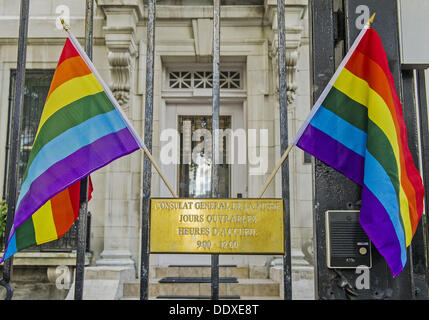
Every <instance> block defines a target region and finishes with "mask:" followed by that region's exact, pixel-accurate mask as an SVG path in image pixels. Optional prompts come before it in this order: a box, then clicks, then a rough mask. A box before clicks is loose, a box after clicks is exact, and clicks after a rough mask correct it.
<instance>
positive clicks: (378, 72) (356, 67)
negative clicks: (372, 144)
mask: <svg viewBox="0 0 429 320" xmlns="http://www.w3.org/2000/svg"><path fill="white" fill-rule="evenodd" d="M346 69H347V70H349V71H350V72H351V73H353V74H354V75H355V76H357V77H359V78H361V79H363V80H365V81H366V82H367V83H368V84H369V86H370V87H371V88H372V89H373V90H374V91H375V92H377V93H378V94H379V95H380V96H381V98H382V99H383V100H384V101H385V103H386V105H387V106H388V108H389V110H390V113H391V114H392V118H393V121H394V124H395V127H396V134H397V140H398V144H399V149H400V153H399V161H400V165H401V168H400V170H401V181H400V183H401V186H402V188H403V189H404V192H405V194H406V196H407V199H408V203H409V207H410V210H409V212H410V221H411V227H412V230H413V234H414V232H415V230H416V228H417V225H418V222H419V220H420V217H419V216H418V215H416V212H417V203H416V192H415V190H414V187H413V185H412V184H411V182H410V180H409V177H408V172H407V169H406V164H405V158H404V146H403V143H402V139H401V135H400V132H401V130H403V129H401V125H400V124H399V122H398V115H397V113H396V108H395V104H394V100H393V97H392V92H391V87H390V85H389V80H388V78H387V76H386V74H385V73H384V71H383V69H382V68H381V67H380V66H379V64H378V63H376V62H375V61H374V60H372V59H371V58H369V57H368V56H366V55H364V54H363V53H361V52H359V51H355V53H354V54H353V56H352V57H351V58H350V60H349V62H348V63H347V65H346Z"/></svg>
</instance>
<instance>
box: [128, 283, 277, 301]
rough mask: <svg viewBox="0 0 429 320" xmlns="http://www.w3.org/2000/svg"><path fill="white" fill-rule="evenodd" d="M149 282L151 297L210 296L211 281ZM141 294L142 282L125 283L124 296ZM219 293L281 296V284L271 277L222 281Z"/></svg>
mask: <svg viewBox="0 0 429 320" xmlns="http://www.w3.org/2000/svg"><path fill="white" fill-rule="evenodd" d="M159 280H160V279H152V280H150V282H149V297H154V298H156V297H157V296H210V295H211V284H210V283H159ZM139 294H140V282H138V281H134V282H128V283H124V289H123V297H124V298H133V297H138V296H139ZM219 295H224V296H240V297H253V296H255V297H256V296H259V297H272V298H275V297H279V296H280V284H279V283H278V282H275V281H273V280H271V279H238V283H220V284H219Z"/></svg>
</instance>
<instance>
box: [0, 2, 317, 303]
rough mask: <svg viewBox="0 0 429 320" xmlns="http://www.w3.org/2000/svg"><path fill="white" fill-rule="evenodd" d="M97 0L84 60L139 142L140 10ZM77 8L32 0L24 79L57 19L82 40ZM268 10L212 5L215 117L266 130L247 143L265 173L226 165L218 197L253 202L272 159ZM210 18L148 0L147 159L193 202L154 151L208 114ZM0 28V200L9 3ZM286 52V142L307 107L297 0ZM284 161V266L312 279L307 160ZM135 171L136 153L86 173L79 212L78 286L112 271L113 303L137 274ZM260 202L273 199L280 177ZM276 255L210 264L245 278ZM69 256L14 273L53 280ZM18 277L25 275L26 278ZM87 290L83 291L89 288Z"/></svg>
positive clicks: (9, 76) (159, 260)
mask: <svg viewBox="0 0 429 320" xmlns="http://www.w3.org/2000/svg"><path fill="white" fill-rule="evenodd" d="M95 4H96V9H95V15H94V54H93V61H94V64H95V66H96V68H97V69H98V71H99V73H100V74H101V76H102V77H103V78H104V80H105V81H106V83H108V84H109V85H110V88H111V90H112V92H113V93H114V95H115V97H116V99H117V100H118V102H119V104H120V105H121V107H122V108H123V110H124V111H125V113H126V115H127V116H128V118H129V119H130V121H131V122H132V124H133V125H134V127H135V128H136V130H137V131H138V132H139V134H140V135H141V136H142V137H143V136H144V132H143V127H144V125H143V124H144V99H145V73H146V66H145V62H146V52H145V50H146V43H145V42H146V22H147V9H146V7H145V6H144V3H143V0H126V1H125V0H96V1H95ZM84 5H85V1H76V0H32V1H31V4H30V23H29V35H28V48H27V65H26V68H27V70H28V71H29V72H30V73H31V72H36V73H37V72H39V71H43V70H51V71H52V70H54V69H55V66H56V64H57V61H58V58H59V55H60V52H61V48H62V46H63V44H64V41H65V36H66V35H65V33H64V31H63V30H61V29H60V28H58V26H57V17H58V16H59V15H62V16H64V17H65V19H66V22H68V23H69V24H70V26H71V30H72V31H73V33H74V34H75V35H76V37H77V38H78V39H79V40H80V41H81V43H83V37H84V20H85V17H84V16H85V8H84ZM276 11H277V2H276V1H274V0H248V1H234V0H226V1H223V2H222V9H221V66H220V69H221V85H222V88H221V100H220V105H221V107H220V113H221V116H222V117H224V119H225V121H224V122H225V126H226V127H225V128H227V127H228V126H229V128H231V129H233V130H236V129H244V130H245V131H246V132H248V130H249V129H256V130H257V131H256V132H259V130H260V129H266V132H267V144H266V143H264V145H263V146H261V143H260V142H259V141H258V140H257V143H256V144H254V145H252V146H248V147H247V153H248V154H249V153H250V152H253V154H256V155H258V154H261V153H263V152H266V154H267V155H268V158H267V160H268V163H266V164H265V165H266V168H267V170H266V172H264V174H257V175H255V174H252V173H251V165H250V164H231V165H230V167H229V168H227V170H226V173H225V176H224V177H223V178H222V182H221V183H223V187H224V190H225V192H226V193H225V194H226V195H227V196H228V197H232V198H235V197H240V196H242V197H244V198H252V197H256V196H257V194H258V193H259V191H260V188H261V186H262V185H263V184H264V182H265V180H266V178H267V177H268V175H269V174H270V172H271V170H272V169H273V168H274V166H275V164H276V162H277V161H278V159H279V158H280V120H279V102H278V72H277V70H278V65H277V50H278V41H277V36H278V35H277V32H278V30H277V22H276V21H277V16H276ZM212 14H213V12H212V7H211V1H208V0H200V1H197V0H183V1H179V0H159V1H157V9H156V47H155V91H154V112H153V150H152V151H153V156H154V157H155V159H156V160H157V161H158V163H159V164H160V165H161V169H162V170H163V172H164V173H165V175H166V178H167V180H168V181H169V182H170V183H171V185H172V186H173V188H175V190H176V191H177V193H180V192H181V191H180V190H181V188H182V189H183V188H185V189H186V190H185V189H184V190H185V191H183V192H185V193H184V194H187V195H189V194H191V195H192V194H193V195H196V193H195V192H198V191H195V190H196V189H192V188H191V186H190V183H189V181H186V179H187V178H186V177H184V176H182V175H181V173H180V172H181V167H180V164H164V163H163V161H162V159H161V156H160V155H161V153H162V148H163V146H165V145H166V144H168V143H169V141H167V140H166V139H165V137H164V136H163V132H165V130H166V129H175V130H178V131H180V130H183V123H182V122H180V121H181V119H182V120H183V119H185V118H186V117H187V118H186V119H188V120H190V121H191V122H192V121H194V122H195V123H196V124H195V126H196V127H195V128H197V127H198V125H201V124H199V122H198V119H200V118H204V119H206V120H207V119H209V118H210V114H211V94H212V90H211V82H210V81H211V80H210V75H211V69H212V65H211V55H212ZM0 24H1V28H0V115H1V116H0V150H3V151H2V152H0V192H1V193H2V194H3V193H4V191H5V187H6V186H5V183H4V181H5V170H4V168H5V167H6V161H7V156H6V152H4V151H5V150H6V147H7V132H8V116H6V115H8V109H9V105H10V103H11V101H12V99H13V94H12V90H11V86H12V83H13V70H14V69H15V68H16V63H17V61H16V52H17V42H18V39H17V36H18V26H19V2H18V1H6V0H0ZM286 46H287V60H286V64H287V77H288V83H287V85H288V88H287V90H288V118H289V123H288V128H289V137H290V139H291V138H292V137H293V135H294V133H295V132H296V131H297V130H298V128H299V126H300V124H301V123H302V122H303V120H304V119H305V117H306V115H307V113H308V112H309V110H310V107H311V105H310V104H311V99H310V70H309V68H310V67H309V65H310V63H309V57H310V52H309V25H308V1H307V0H288V1H286ZM30 73H29V74H30ZM30 78H31V77H30ZM36 82H37V81H36ZM40 83H41V82H38V84H39V85H40ZM48 83H49V81H48ZM36 84H37V83H36ZM34 87H37V86H36V85H35V86H34ZM41 90H42V89H41ZM26 101H27V100H26ZM39 104H40V102H39ZM42 104H43V103H42ZM183 117H184V118H183ZM178 147H179V148H180V146H178ZM252 149H253V150H252ZM289 161H290V188H291V189H290V190H291V207H290V215H291V225H292V230H291V232H292V234H291V238H292V247H293V257H292V258H293V259H292V263H293V265H294V268H295V267H296V268H298V267H299V266H300V267H302V268H304V269H305V268H307V269H305V270H307V271H308V272H310V273H311V265H310V264H309V262H306V261H305V260H304V259H303V257H304V254H303V252H302V251H303V249H302V248H307V247H308V244H309V243H311V240H312V233H313V227H312V222H313V218H312V170H311V169H312V167H311V159H309V157H307V156H306V155H305V154H304V152H303V151H301V150H299V149H294V150H293V151H292V153H291V155H290V157H289ZM142 163H143V152H141V151H137V152H135V153H133V154H132V155H129V156H127V157H124V158H121V159H119V160H117V161H115V162H114V163H112V164H110V165H109V166H107V167H105V168H103V169H101V170H99V171H97V172H95V173H93V174H92V180H93V184H94V193H93V199H92V200H91V202H90V204H89V210H90V212H91V214H92V220H91V229H90V254H88V268H87V270H88V272H90V273H91V272H92V273H91V274H92V276H91V274H89V275H88V277H89V278H88V279H91V280H89V281H87V282H86V285H87V286H89V287H90V286H94V288H95V287H96V288H98V289H99V288H100V284H97V281H98V280H100V279H104V278H103V272H104V276H106V274H108V272H113V273H111V274H110V276H107V277H108V278H109V277H110V280H112V279H115V281H117V282H115V283H114V284H112V288H113V289H111V290H113V291H115V290H116V291H115V293H114V294H113V295H112V297H116V298H117V297H119V296H121V293H118V292H119V291H120V292H122V291H121V290H122V287H121V289H117V287H118V286H121V285H122V283H123V282H124V281H133V280H135V279H137V278H138V276H139V272H138V270H139V265H140V241H141V240H140V239H141V227H140V226H141V193H142V190H141V188H142V176H143V175H142ZM193 183H195V181H194V182H193ZM221 188H222V186H221ZM191 189H192V190H193V191H192V190H191ZM189 192H190V193H189ZM192 192H193V193H192ZM151 194H152V196H153V197H170V196H171V195H170V194H169V192H168V189H167V188H166V187H165V185H163V183H162V181H161V179H160V177H159V176H158V174H157V173H156V171H155V170H152V190H151ZM264 196H265V197H276V198H280V197H281V182H280V174H278V175H277V177H276V180H275V181H274V182H273V183H272V184H271V185H270V187H269V188H268V190H267V191H266V193H265V195H264ZM304 251H306V250H304ZM276 258H278V257H274V256H242V255H237V256H227V255H222V256H221V257H220V263H221V264H234V265H237V266H239V267H247V268H251V269H252V268H253V269H252V270H256V269H255V268H258V267H259V268H260V269H264V268H265V269H268V268H269V267H270V266H275V262H276ZM74 259H75V254H74V252H73V251H71V252H58V251H49V250H47V251H36V252H35V251H31V252H30V251H28V252H22V253H19V254H17V256H16V259H15V266H16V268H18V269H19V266H22V267H23V268H24V267H25V268H27V269H28V268H29V269H28V270H35V269H41V270H44V271H42V273H43V272H46V270H47V272H46V274H47V275H48V276H49V277H48V278H49V279H50V280H52V281H54V282H55V278H56V276H58V273H55V272H56V271H57V269H56V267H57V266H62V265H65V266H70V267H72V266H73V264H74V263H75V260H74ZM209 262H210V258H209V256H201V255H152V256H151V260H150V264H151V266H153V268H152V269H151V270H152V271H153V270H156V268H163V267H165V268H167V267H168V266H169V265H173V264H175V265H177V264H179V265H186V264H208V263H209ZM310 262H311V261H310ZM25 268H24V269H25ZM31 268H33V269H31ZM100 270H101V271H100ZM108 270H110V271H108ZM112 270H113V271H112ZM124 270H125V271H124ZM115 272H116V273H115ZM153 273H156V272H155V271H154V272H153ZM17 274H19V273H17ZM23 277H27V278H31V272H29V271H28V272H27V274H26V275H23ZM40 277H42V276H40ZM152 277H155V276H154V275H153V276H152ZM266 277H269V275H268V274H267V275H266ZM42 278H43V277H42ZM309 278H311V275H310V276H309V277H308V279H309ZM124 279H125V280H124ZM92 280H93V281H94V282H93V283H92V284H91V281H92ZM106 283H107V282H104V284H105V285H106ZM85 288H86V287H85ZM106 290H107V289H106ZM117 290H119V291H118V292H117ZM309 290H310V291H311V290H312V289H309ZM107 291H108V290H107ZM87 292H88V294H90V292H91V289H88V290H87ZM60 296H61V295H60ZM51 297H52V295H51Z"/></svg>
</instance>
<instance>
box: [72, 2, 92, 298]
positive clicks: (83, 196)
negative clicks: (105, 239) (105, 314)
mask: <svg viewBox="0 0 429 320" xmlns="http://www.w3.org/2000/svg"><path fill="white" fill-rule="evenodd" d="M93 20H94V0H86V12H85V52H86V54H87V55H88V57H89V59H91V60H92V43H93V41H92V40H93ZM87 219H88V177H85V178H84V179H82V180H81V182H80V206H79V219H78V229H77V230H78V236H77V250H76V251H77V252H76V276H75V288H74V299H75V300H82V299H83V287H84V280H85V256H86V238H87V232H88V229H87Z"/></svg>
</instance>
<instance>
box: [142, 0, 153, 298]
mask: <svg viewBox="0 0 429 320" xmlns="http://www.w3.org/2000/svg"><path fill="white" fill-rule="evenodd" d="M147 6H148V21H147V44H146V45H147V51H146V54H147V56H146V92H145V127H144V143H145V145H146V147H147V149H148V150H149V152H152V119H153V79H154V59H155V16H156V0H149V1H148V5H147ZM151 166H152V165H151V162H150V160H149V158H148V157H144V161H143V199H142V202H143V203H142V239H141V265H140V300H148V298H149V218H150V217H149V214H150V189H151V178H152V174H151V172H152V167H151Z"/></svg>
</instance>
